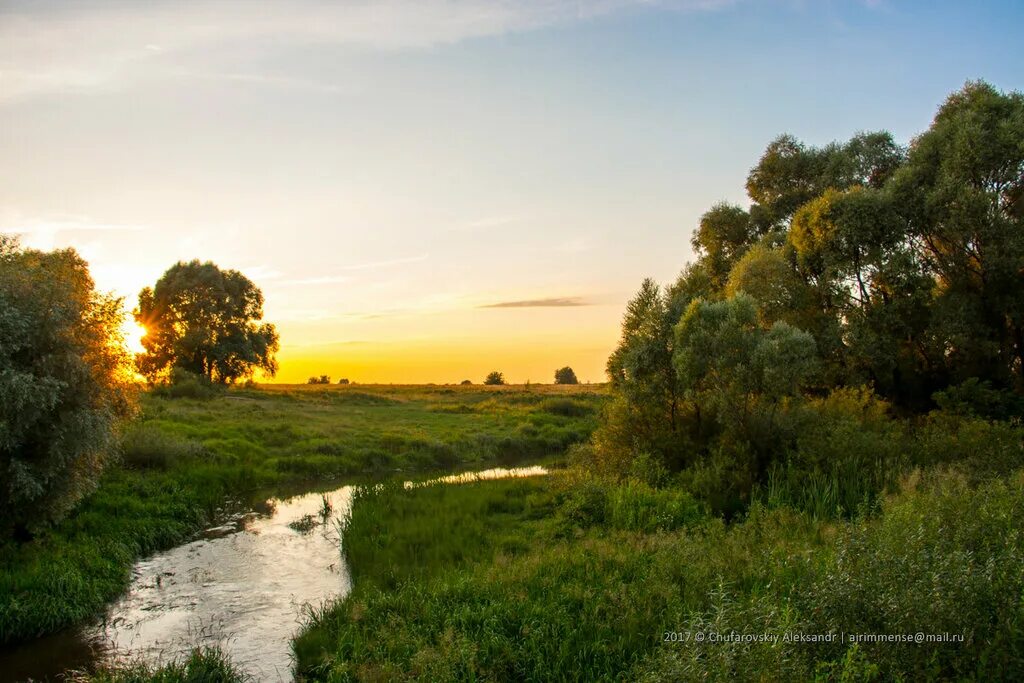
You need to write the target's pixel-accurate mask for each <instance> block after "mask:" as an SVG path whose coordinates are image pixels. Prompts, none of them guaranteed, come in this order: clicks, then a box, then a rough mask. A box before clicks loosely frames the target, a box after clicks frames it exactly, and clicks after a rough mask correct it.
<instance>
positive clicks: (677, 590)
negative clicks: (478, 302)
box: [295, 469, 1024, 681]
mask: <svg viewBox="0 0 1024 683" xmlns="http://www.w3.org/2000/svg"><path fill="white" fill-rule="evenodd" d="M571 477H572V475H571V473H570V474H557V475H554V476H552V477H549V478H547V479H545V480H533V481H529V482H481V483H477V484H473V485H469V486H460V487H450V488H447V489H441V488H433V489H429V488H428V489H415V490H404V489H397V488H395V489H381V490H378V491H376V492H370V493H367V494H364V496H363V497H362V498H361V499H360V501H359V502H358V503H357V505H356V506H355V507H354V513H353V517H352V521H351V526H350V529H349V532H348V534H347V535H346V537H345V552H346V554H347V555H348V556H349V558H350V559H351V561H352V570H353V572H354V578H355V590H354V592H353V593H352V594H351V595H350V596H349V597H348V598H347V599H346V600H345V601H343V602H340V603H338V604H336V605H334V606H332V607H330V608H328V609H326V610H324V611H323V612H321V613H320V614H318V615H316V617H315V618H314V620H313V622H312V623H311V624H310V625H309V626H308V627H307V629H306V630H305V632H304V633H303V634H302V635H301V636H300V637H299V638H298V639H297V640H296V643H295V650H296V653H297V656H298V661H299V666H300V671H301V672H302V674H303V675H304V676H305V677H306V678H308V679H314V680H332V681H344V680H382V679H384V680H386V679H392V678H416V677H421V678H425V679H428V680H612V679H618V678H625V679H627V680H637V679H639V680H651V681H676V680H811V679H818V680H899V679H903V680H919V679H933V680H934V679H959V680H963V679H974V680H993V679H1002V680H1015V679H1018V678H1019V677H1020V676H1021V675H1024V647H1022V646H1024V606H1022V605H1024V599H1022V595H1024V571H1022V570H1021V567H1022V566H1024V565H1022V560H1024V537H1021V535H1020V533H1019V529H1020V528H1021V524H1022V523H1024V503H1022V500H1024V498H1022V494H1024V477H1022V475H1021V474H1019V473H1018V474H1014V475H1011V476H1009V477H1005V478H994V479H989V480H987V481H985V482H981V483H977V484H972V483H970V482H969V481H968V480H967V479H966V478H965V477H964V476H962V475H961V474H959V473H957V472H955V471H952V470H946V469H936V470H933V471H930V472H928V473H926V474H925V475H924V476H919V477H918V478H916V479H912V480H906V481H905V482H904V487H903V490H902V491H901V492H900V493H898V494H896V495H893V496H890V497H887V498H886V499H885V500H884V501H883V502H882V504H881V510H880V511H879V512H876V513H874V514H872V515H870V516H867V517H857V518H854V519H851V520H833V521H827V520H821V519H815V518H814V517H812V516H811V515H810V514H809V513H801V512H795V511H793V510H791V509H790V508H787V507H780V508H775V509H768V508H766V507H764V506H762V505H754V507H752V508H751V510H750V511H749V512H748V514H747V515H746V516H745V517H744V518H742V519H741V520H738V521H735V522H733V523H730V524H728V525H727V524H724V523H723V522H721V521H720V520H718V519H713V518H709V517H708V516H706V515H702V514H701V513H700V511H699V509H697V508H694V507H692V506H689V505H685V504H683V503H684V501H685V499H684V498H683V497H682V496H683V494H680V493H678V492H675V493H673V494H669V493H668V492H664V491H661V492H659V491H657V490H654V489H650V488H648V487H646V486H643V485H638V484H635V483H633V484H625V485H623V484H609V483H605V482H600V481H595V480H589V481H571V480H570V479H571ZM683 509H685V510H686V512H685V514H684V513H681V512H680V510H683ZM644 511H646V512H644ZM637 519H641V520H646V522H645V523H643V524H637V523H635V522H634V521H631V520H637ZM413 520H415V521H413ZM424 548H431V550H430V551H429V552H422V551H421V550H417V549H424ZM828 633H834V634H836V636H834V639H833V640H831V641H827V640H826V641H823V642H793V637H794V636H799V635H801V634H803V635H807V636H813V635H815V634H828ZM839 633H845V634H847V636H849V634H904V635H909V636H911V638H913V637H916V634H918V633H922V634H925V635H926V636H927V637H931V636H934V635H936V634H946V633H948V634H954V635H956V636H963V638H964V642H963V643H960V642H939V643H936V642H924V643H920V644H918V643H914V642H910V643H906V642H904V643H891V642H888V643H887V642H881V643H879V642H865V643H856V644H855V643H852V642H850V640H849V639H848V637H847V638H844V639H840V638H839V636H838V634H839ZM697 634H703V636H704V637H706V638H707V640H705V641H704V642H697V637H698V636H697ZM711 634H721V635H725V636H728V635H729V634H737V635H741V636H748V639H746V640H744V639H742V638H738V639H736V640H734V641H729V642H721V641H717V642H716V641H712V640H711V638H712V636H711ZM787 635H788V636H789V640H787V638H786V637H787ZM750 636H756V637H762V638H766V639H768V640H769V641H771V640H773V639H774V642H751V641H750V640H749V637H750Z"/></svg>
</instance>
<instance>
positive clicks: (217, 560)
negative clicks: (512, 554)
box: [0, 466, 546, 681]
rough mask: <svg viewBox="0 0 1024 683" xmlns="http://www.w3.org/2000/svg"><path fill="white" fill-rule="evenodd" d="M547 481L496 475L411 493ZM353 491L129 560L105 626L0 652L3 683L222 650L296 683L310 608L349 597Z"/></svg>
mask: <svg viewBox="0 0 1024 683" xmlns="http://www.w3.org/2000/svg"><path fill="white" fill-rule="evenodd" d="M545 473H546V470H545V469H544V468H543V467H540V466H533V467H518V468H513V469H503V468H494V469H489V470H483V471H480V472H466V473H462V474H456V475H447V476H443V477H438V478H435V479H428V480H426V481H424V482H419V483H416V484H413V483H412V482H406V486H419V485H452V484H458V483H462V482H467V481H473V480H476V479H496V478H505V477H524V476H535V475H541V474H545ZM354 490H355V489H354V487H353V486H342V487H340V488H337V489H335V490H333V491H327V492H312V493H304V494H301V495H296V496H291V497H287V498H273V497H272V498H268V499H267V500H266V501H265V502H263V503H261V504H259V505H256V506H254V507H253V509H251V510H248V511H246V512H244V513H240V514H235V515H232V516H231V517H229V518H226V519H224V520H221V523H219V524H218V525H217V526H215V527H212V528H209V529H206V530H205V531H204V532H202V533H201V534H200V535H199V536H198V537H197V538H195V539H194V540H193V541H191V542H189V543H186V544H184V545H180V546H177V547H175V548H172V549H170V550H167V551H165V552H161V553H157V554H155V555H153V556H151V557H147V558H145V559H143V560H140V561H138V562H136V564H135V566H134V567H133V569H132V580H131V585H130V586H129V588H128V590H127V591H126V592H125V593H124V595H122V596H121V597H120V598H118V599H117V600H115V601H114V602H112V603H111V604H110V605H109V606H108V607H107V610H106V613H105V614H104V616H103V618H102V619H101V620H98V621H97V622H95V623H92V624H87V625H85V626H82V627H79V628H76V629H71V630H68V631H65V632H63V633H59V634H56V635H53V636H48V637H45V638H41V639H38V640H35V641H30V642H27V643H24V644H22V645H20V646H18V647H16V648H14V649H10V650H7V651H4V652H0V679H4V680H11V681H22V680H25V679H26V678H29V677H31V678H34V679H36V680H45V679H46V678H48V677H49V678H55V677H56V676H58V675H59V674H61V673H63V672H65V671H68V670H70V669H87V668H90V667H93V666H95V665H96V664H98V663H101V662H106V663H127V662H131V661H135V660H143V661H146V662H148V663H158V662H161V661H168V660H170V659H174V658H177V657H181V656H182V655H185V654H187V653H188V652H189V651H190V650H191V649H192V648H194V647H196V646H218V647H220V648H221V649H222V650H223V651H224V652H225V653H227V655H228V656H229V657H230V658H231V660H232V662H233V663H234V664H235V665H236V666H238V667H239V668H241V669H242V670H243V671H245V672H246V673H249V674H251V675H252V676H253V677H254V678H255V680H259V681H289V680H291V678H292V656H291V639H292V638H293V637H294V635H295V634H296V632H297V631H298V630H299V629H300V628H301V625H302V623H303V621H304V619H305V615H306V613H307V611H308V609H309V608H310V607H315V606H318V605H320V604H322V603H323V602H324V601H328V600H333V599H337V598H339V597H343V596H345V595H347V594H348V592H349V591H350V590H351V588H352V579H351V577H350V574H349V569H348V566H347V564H346V562H345V559H344V554H343V553H342V552H341V544H342V535H343V533H344V522H345V519H346V518H347V516H348V515H349V513H350V511H351V506H352V494H353V492H354Z"/></svg>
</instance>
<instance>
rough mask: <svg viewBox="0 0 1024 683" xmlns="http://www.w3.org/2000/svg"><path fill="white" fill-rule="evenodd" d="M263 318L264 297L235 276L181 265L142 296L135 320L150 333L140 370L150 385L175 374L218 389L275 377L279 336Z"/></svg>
mask: <svg viewBox="0 0 1024 683" xmlns="http://www.w3.org/2000/svg"><path fill="white" fill-rule="evenodd" d="M262 318H263V294H262V292H260V290H259V289H258V288H257V287H256V285H254V284H253V283H252V282H251V281H250V280H249V279H248V278H247V277H245V276H244V275H242V274H241V273H239V272H238V271H237V270H221V269H220V268H218V267H217V266H216V265H215V264H213V263H210V262H206V263H200V262H199V261H190V262H188V263H185V262H179V263H177V264H175V265H174V266H172V267H171V268H170V269H169V270H168V271H167V272H166V273H164V275H163V277H161V278H160V280H159V281H157V283H156V286H154V287H152V288H150V287H146V288H145V289H143V290H142V291H141V292H140V293H139V307H138V309H137V310H136V311H135V319H136V320H137V321H138V322H139V323H140V324H141V325H143V326H144V327H145V328H146V336H145V337H143V338H142V345H143V346H144V347H145V349H146V351H145V353H142V354H140V355H139V358H138V366H139V370H140V372H142V374H143V375H145V376H146V377H147V378H148V379H149V380H150V381H155V380H157V379H158V378H160V377H163V376H165V375H166V373H167V372H168V371H169V370H170V369H171V368H180V369H183V370H187V371H189V372H191V373H194V374H196V375H199V376H201V377H204V378H205V379H206V380H208V381H211V382H220V383H230V382H234V381H235V380H238V379H241V378H245V377H250V376H252V374H253V372H254V371H255V370H257V369H259V370H262V371H263V372H264V373H266V374H267V375H270V376H273V375H274V374H275V373H276V372H277V361H276V360H275V358H274V354H275V353H276V352H277V349H278V336H277V331H276V330H275V329H274V326H273V325H271V324H269V323H261V322H260V321H261V320H262Z"/></svg>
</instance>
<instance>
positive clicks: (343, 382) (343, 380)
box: [338, 377, 348, 384]
mask: <svg viewBox="0 0 1024 683" xmlns="http://www.w3.org/2000/svg"><path fill="white" fill-rule="evenodd" d="M338 384H348V378H346V377H342V378H341V379H339V380H338Z"/></svg>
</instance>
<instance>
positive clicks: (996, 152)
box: [595, 82, 1024, 484]
mask: <svg viewBox="0 0 1024 683" xmlns="http://www.w3.org/2000/svg"><path fill="white" fill-rule="evenodd" d="M746 189H747V193H748V196H749V199H750V203H749V205H748V206H746V207H743V206H739V205H734V204H726V203H719V204H715V205H714V206H712V207H711V208H710V209H709V210H708V211H707V212H706V213H705V214H704V215H703V216H702V217H701V219H700V221H699V224H698V225H697V226H696V229H695V230H694V233H693V239H692V245H693V248H694V251H695V254H696V259H695V260H694V261H693V262H692V263H690V264H687V266H686V267H685V268H684V269H683V272H682V273H681V274H680V276H679V278H678V279H677V280H676V281H675V282H674V283H672V284H671V285H670V286H668V287H661V286H659V285H658V284H657V283H655V282H654V281H652V280H645V281H644V282H643V284H642V285H641V287H640V291H639V292H638V293H637V294H636V296H635V297H634V298H633V300H632V301H630V302H629V304H628V306H627V309H626V313H625V316H624V318H623V322H622V336H621V339H620V342H619V345H618V347H617V348H616V349H615V351H614V352H613V353H612V355H611V357H610V358H609V360H608V374H609V377H610V380H611V384H612V389H613V392H614V394H615V396H616V400H615V401H614V402H613V403H612V406H611V409H610V411H609V419H608V421H607V423H606V424H605V425H604V426H603V427H602V429H601V432H600V433H599V434H598V435H597V437H596V438H595V443H596V444H598V446H599V447H600V448H605V449H606V450H607V449H611V450H612V451H617V452H621V453H631V454H633V455H635V456H636V457H641V456H643V457H647V456H649V455H654V456H657V457H658V458H660V459H661V461H662V462H663V463H664V464H665V465H668V466H670V467H677V468H681V467H686V466H687V464H688V463H691V464H692V463H693V461H694V458H695V457H696V458H698V459H699V458H701V457H704V458H710V459H711V460H714V459H715V458H721V457H724V456H723V454H724V453H726V452H728V453H732V454H733V455H731V456H729V457H730V458H733V460H732V461H731V462H732V464H731V465H729V466H728V467H735V466H736V463H737V462H739V461H738V460H736V458H739V459H740V460H743V459H744V458H747V457H748V456H750V457H751V458H753V460H750V461H749V463H752V464H751V467H752V468H753V469H751V470H750V472H751V476H754V477H757V476H763V475H764V473H765V471H766V465H767V463H766V462H764V461H763V458H764V457H766V450H767V451H771V453H768V454H767V457H769V458H776V457H783V455H784V454H785V453H786V452H787V451H791V450H792V449H793V448H795V445H794V444H795V441H794V439H795V438H796V436H795V434H796V433H797V432H795V431H791V432H790V434H789V436H788V437H784V436H783V435H781V432H780V431H779V429H778V428H777V427H778V424H779V420H780V419H781V418H782V417H783V416H784V415H789V416H790V417H791V418H792V420H797V421H798V418H797V413H798V411H797V410H796V407H797V406H799V405H800V404H801V402H802V401H805V399H807V400H809V399H811V398H814V397H821V396H826V395H829V394H831V393H833V392H842V391H854V392H856V391H860V389H859V388H860V387H869V389H868V391H869V393H870V392H872V391H873V392H875V393H876V394H877V395H878V396H880V397H881V398H882V399H884V400H885V401H888V402H890V403H891V404H892V405H893V406H894V407H895V409H896V410H899V411H902V412H905V413H920V412H925V411H928V410H931V409H933V408H935V407H936V405H937V404H938V403H944V404H950V403H955V404H957V405H960V404H962V403H963V401H965V400H968V399H969V397H978V396H982V397H983V398H984V400H978V401H976V405H975V406H974V409H975V410H977V411H985V412H986V413H987V414H992V415H1005V414H1007V411H1008V410H1011V409H1012V406H1019V405H1020V404H1021V399H1022V397H1024V96H1022V95H1021V94H1019V93H1002V92H999V91H998V90H996V89H995V88H993V87H992V86H991V85H988V84H986V83H982V82H975V83H968V84H966V85H965V86H964V87H963V88H962V89H961V90H959V91H958V92H955V93H953V94H952V95H950V96H949V98H948V99H947V100H946V101H945V103H943V104H942V106H941V107H940V108H939V110H938V113H937V114H936V116H935V119H934V121H933V122H932V124H931V126H930V127H929V129H928V130H927V131H925V132H924V133H922V134H921V135H920V136H918V137H917V138H915V139H914V140H913V141H911V143H910V145H909V146H908V147H906V148H904V147H901V146H900V145H898V144H896V143H895V142H894V140H893V138H892V136H891V135H890V134H888V133H886V132H881V131H880V132H869V133H860V134H858V135H855V136H854V137H853V138H851V139H850V140H848V141H846V142H836V143H832V144H829V145H826V146H824V147H813V146H808V145H805V144H804V143H802V142H800V141H799V140H798V139H796V138H795V137H793V136H791V135H783V136H780V137H779V138H777V139H775V140H774V141H773V142H771V143H770V144H769V145H768V147H767V149H766V150H765V152H764V154H763V155H762V156H761V158H760V159H759V160H758V161H757V163H756V165H755V166H754V167H753V169H752V170H751V171H750V173H749V175H748V177H747V183H746ZM837 395H838V394H837ZM965 397H968V398H965ZM839 402H840V403H842V401H839ZM793 424H794V425H795V424H796V423H795V422H794V423H793ZM793 429H796V427H793ZM787 439H788V440H787ZM772 449H774V450H772ZM601 457H602V458H605V460H607V459H608V458H607V454H605V455H602V456H601ZM711 460H709V462H710V461H711ZM723 462H724V461H723ZM744 462H748V461H746V460H744ZM708 466H710V465H708ZM715 466H716V467H717V466H718V465H715ZM744 466H745V465H744ZM723 467H725V466H724V465H723ZM748 484H749V482H748Z"/></svg>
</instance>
